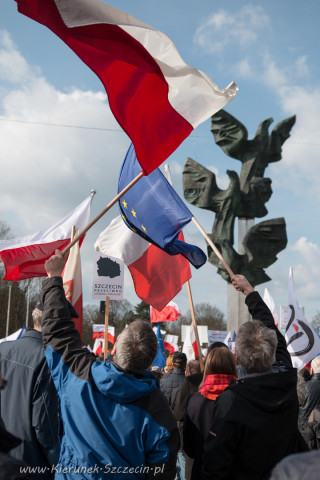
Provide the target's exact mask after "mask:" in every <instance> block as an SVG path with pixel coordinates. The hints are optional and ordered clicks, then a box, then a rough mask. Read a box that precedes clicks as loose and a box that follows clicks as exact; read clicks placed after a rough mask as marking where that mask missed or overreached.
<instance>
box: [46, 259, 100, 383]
mask: <svg viewBox="0 0 320 480" xmlns="http://www.w3.org/2000/svg"><path fill="white" fill-rule="evenodd" d="M64 263H65V261H64V258H63V256H62V254H61V252H60V251H59V250H57V251H56V254H55V255H53V256H52V257H51V258H50V259H49V260H47V262H46V263H45V268H46V272H47V274H48V277H49V278H47V279H46V280H44V281H43V287H42V294H41V295H42V302H43V304H44V310H43V316H42V338H43V344H44V347H45V348H46V357H47V362H48V365H49V368H50V370H51V373H52V376H53V379H54V381H55V384H56V386H57V383H56V382H57V378H58V377H60V376H61V375H64V374H67V370H65V369H63V368H61V367H62V365H61V362H62V364H63V365H65V366H66V367H67V369H69V370H70V371H71V372H72V373H73V374H74V375H76V376H77V377H79V378H82V379H83V380H91V374H90V369H91V365H92V363H93V362H94V361H95V360H96V357H95V355H94V354H93V353H90V352H89V350H87V349H86V348H83V347H82V343H81V338H80V334H79V332H78V331H77V330H76V329H75V325H74V322H73V320H72V318H71V314H70V306H69V304H68V301H67V299H66V296H65V292H64V289H63V282H62V278H61V274H62V272H63V269H64Z"/></svg>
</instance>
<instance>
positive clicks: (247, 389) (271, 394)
mask: <svg viewBox="0 0 320 480" xmlns="http://www.w3.org/2000/svg"><path fill="white" fill-rule="evenodd" d="M229 388H230V389H231V390H233V391H234V392H235V393H236V394H237V395H239V396H240V397H242V398H243V399H245V400H248V401H250V403H251V404H253V405H255V406H256V407H257V408H258V409H260V410H264V411H267V412H273V413H280V412H282V411H286V410H287V409H288V408H290V407H292V404H294V403H295V402H298V400H297V370H296V369H295V368H290V369H288V370H287V371H286V372H279V373H268V374H265V375H257V376H249V377H245V378H243V379H241V380H238V381H236V382H234V383H232V384H230V387H229Z"/></svg>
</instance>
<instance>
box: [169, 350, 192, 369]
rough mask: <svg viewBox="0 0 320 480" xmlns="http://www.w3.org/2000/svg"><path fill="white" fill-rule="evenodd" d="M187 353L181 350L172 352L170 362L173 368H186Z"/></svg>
mask: <svg viewBox="0 0 320 480" xmlns="http://www.w3.org/2000/svg"><path fill="white" fill-rule="evenodd" d="M187 361H188V360H187V355H186V354H185V353H182V352H174V354H173V357H172V364H173V366H174V367H175V368H186V365H187Z"/></svg>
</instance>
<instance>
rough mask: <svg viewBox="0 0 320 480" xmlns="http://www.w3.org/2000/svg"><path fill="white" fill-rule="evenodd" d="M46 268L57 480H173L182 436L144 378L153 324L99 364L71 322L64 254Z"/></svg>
mask: <svg viewBox="0 0 320 480" xmlns="http://www.w3.org/2000/svg"><path fill="white" fill-rule="evenodd" d="M45 267H46V271H47V274H48V277H49V278H48V279H46V280H44V282H43V289H42V301H43V304H44V311H43V322H42V332H43V342H44V345H45V347H46V358H47V362H48V365H49V368H50V370H51V374H52V377H53V380H54V383H55V386H56V389H57V391H58V394H59V397H60V404H61V417H62V421H63V438H62V442H61V453H60V458H59V463H58V465H57V466H56V469H55V471H56V476H55V478H56V479H68V480H71V479H75V480H79V478H81V479H89V478H90V479H94V480H98V479H114V478H115V475H116V478H117V479H119V480H120V479H121V480H124V479H126V480H128V479H129V480H130V479H132V480H134V479H144V478H146V479H150V478H155V479H159V480H161V479H168V480H173V479H174V477H175V464H176V456H177V450H178V448H179V433H178V429H177V425H176V421H175V419H174V417H173V415H172V413H171V411H170V408H169V406H168V403H167V401H166V399H165V398H164V396H163V395H162V393H161V392H160V390H159V388H158V387H157V383H156V380H155V377H154V376H153V375H152V373H151V372H150V371H147V370H148V368H149V367H150V366H151V365H152V362H153V359H154V357H155V355H156V353H157V346H158V344H157V338H156V336H155V334H154V332H153V330H152V328H151V326H150V324H148V323H147V322H143V321H141V320H140V321H136V322H133V323H131V324H130V325H129V326H128V327H127V328H126V329H124V330H123V332H122V333H121V334H120V335H119V337H118V339H117V342H116V345H115V352H114V357H113V360H112V362H101V361H97V360H96V357H95V355H94V354H93V353H90V352H89V351H88V350H87V349H86V348H83V347H82V345H81V340H80V336H79V333H78V332H77V330H76V329H75V328H74V322H73V321H72V319H71V315H70V312H69V309H68V306H67V301H66V298H65V294H64V290H63V285H62V278H61V273H62V271H63V268H64V259H63V257H62V254H61V253H60V252H59V251H56V255H53V256H52V257H51V258H50V259H49V260H48V261H47V262H46V264H45ZM79 474H81V476H80V477H79Z"/></svg>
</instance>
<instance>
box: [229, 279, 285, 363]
mask: <svg viewBox="0 0 320 480" xmlns="http://www.w3.org/2000/svg"><path fill="white" fill-rule="evenodd" d="M231 280H232V285H233V286H234V288H235V289H236V290H238V291H239V292H242V293H243V294H244V295H245V297H246V299H245V302H246V305H247V307H248V310H249V313H250V315H251V316H252V318H253V320H260V321H261V322H263V324H264V325H265V326H266V327H268V328H270V329H272V330H274V331H275V332H276V334H277V340H278V344H277V350H276V363H277V364H278V363H282V364H284V365H285V366H286V367H292V361H291V357H290V354H289V352H288V350H287V344H286V340H285V338H284V336H283V335H282V333H281V332H280V331H279V329H278V328H277V326H276V325H275V323H274V318H273V316H272V313H271V312H270V309H269V308H268V307H267V305H266V304H265V302H264V301H263V300H262V298H261V296H260V295H259V293H258V292H256V291H255V290H254V288H253V287H252V285H250V283H249V282H248V280H247V279H246V278H245V277H244V276H243V275H234V276H233V277H232V279H231Z"/></svg>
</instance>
